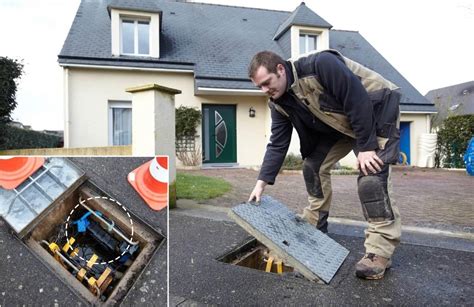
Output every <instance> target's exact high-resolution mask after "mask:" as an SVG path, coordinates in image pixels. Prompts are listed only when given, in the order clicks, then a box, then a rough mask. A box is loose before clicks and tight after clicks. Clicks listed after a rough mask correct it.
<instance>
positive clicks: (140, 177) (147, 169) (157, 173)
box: [128, 156, 169, 211]
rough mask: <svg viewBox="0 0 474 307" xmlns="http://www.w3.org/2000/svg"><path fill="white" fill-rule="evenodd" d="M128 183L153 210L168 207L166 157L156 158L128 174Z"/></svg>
mask: <svg viewBox="0 0 474 307" xmlns="http://www.w3.org/2000/svg"><path fill="white" fill-rule="evenodd" d="M128 182H129V183H130V184H131V185H132V186H133V188H134V189H135V190H136V191H137V192H138V194H140V196H141V197H142V198H143V200H144V201H145V202H146V203H147V204H148V206H150V208H152V209H153V210H157V211H158V210H161V209H163V208H165V207H167V206H168V200H169V190H168V184H169V170H168V156H157V157H155V158H154V159H153V160H151V161H148V162H146V163H145V164H143V165H141V166H139V167H138V168H137V169H135V170H134V171H132V172H131V173H129V174H128Z"/></svg>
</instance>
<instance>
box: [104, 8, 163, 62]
mask: <svg viewBox="0 0 474 307" xmlns="http://www.w3.org/2000/svg"><path fill="white" fill-rule="evenodd" d="M110 17H111V33H112V55H113V56H121V55H128V56H147V57H153V58H159V57H160V18H161V15H160V12H158V11H152V12H145V11H132V10H123V9H117V8H111V12H110Z"/></svg>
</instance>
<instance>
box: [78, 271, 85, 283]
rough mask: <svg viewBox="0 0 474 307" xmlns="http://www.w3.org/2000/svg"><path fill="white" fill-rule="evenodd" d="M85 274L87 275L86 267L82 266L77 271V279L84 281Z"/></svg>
mask: <svg viewBox="0 0 474 307" xmlns="http://www.w3.org/2000/svg"><path fill="white" fill-rule="evenodd" d="M84 276H86V269H84V268H82V269H80V270H79V272H77V279H78V280H79V281H82V280H83V279H84Z"/></svg>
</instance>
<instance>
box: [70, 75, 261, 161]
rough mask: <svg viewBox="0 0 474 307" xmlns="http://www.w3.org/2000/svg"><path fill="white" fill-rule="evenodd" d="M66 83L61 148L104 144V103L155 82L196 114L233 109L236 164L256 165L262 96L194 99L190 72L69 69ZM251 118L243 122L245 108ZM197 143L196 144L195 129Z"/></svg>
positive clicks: (106, 136) (106, 126) (246, 116)
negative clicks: (215, 107) (209, 107)
mask: <svg viewBox="0 0 474 307" xmlns="http://www.w3.org/2000/svg"><path fill="white" fill-rule="evenodd" d="M65 73H66V74H67V79H66V80H68V81H67V82H66V84H65V91H66V90H67V89H68V92H67V93H66V95H67V99H65V101H69V106H68V107H67V108H66V110H67V113H68V114H67V116H66V119H65V120H66V123H65V125H66V126H67V128H66V129H65V131H67V133H66V134H65V144H66V147H95V146H107V145H108V144H109V133H108V129H109V124H108V118H109V116H108V112H109V111H108V102H109V101H124V100H125V101H132V95H131V94H130V93H127V92H125V89H126V88H130V87H134V86H140V85H144V84H149V83H156V84H159V85H163V86H166V87H171V88H175V89H178V90H181V91H182V94H179V95H176V96H175V102H176V107H178V106H180V105H185V106H190V107H197V108H198V109H201V105H202V104H203V103H204V104H206V103H209V104H234V105H236V106H237V107H236V117H237V118H236V122H237V162H238V163H239V164H240V165H242V166H256V165H259V164H261V162H262V159H263V154H264V152H265V145H266V143H267V140H268V138H269V131H270V117H269V112H268V111H267V109H268V107H267V104H266V99H265V98H264V97H262V96H258V97H255V96H224V95H219V96H217V95H216V96H214V95H203V96H195V95H194V79H193V74H192V73H170V72H157V71H123V70H105V69H88V68H87V69H86V68H70V69H68V70H67V72H65ZM250 107H253V108H254V109H255V111H256V112H255V114H256V116H255V117H253V118H250V117H249V108H250ZM198 135H199V138H198V140H197V142H198V144H201V127H198Z"/></svg>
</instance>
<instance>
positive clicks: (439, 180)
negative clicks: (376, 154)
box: [182, 166, 474, 234]
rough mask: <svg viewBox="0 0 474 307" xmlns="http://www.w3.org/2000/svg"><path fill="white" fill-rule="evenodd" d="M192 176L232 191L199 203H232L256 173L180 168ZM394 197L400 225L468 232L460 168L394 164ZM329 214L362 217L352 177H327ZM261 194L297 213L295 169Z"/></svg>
mask: <svg viewBox="0 0 474 307" xmlns="http://www.w3.org/2000/svg"><path fill="white" fill-rule="evenodd" d="M182 172H186V173H190V174H195V175H203V176H210V177H218V178H222V179H224V180H226V181H228V182H229V183H231V184H232V187H233V189H232V191H230V192H229V193H227V194H226V195H223V196H221V197H218V198H215V199H212V200H208V201H205V202H203V203H206V204H208V205H214V206H219V207H232V206H234V205H236V204H239V203H241V202H244V201H246V200H247V199H248V195H249V194H250V192H251V191H252V189H253V186H254V184H255V181H256V178H257V176H258V172H257V171H254V170H249V169H204V170H193V171H182ZM392 183H393V190H394V193H395V200H396V203H397V205H398V207H399V208H400V213H401V216H402V223H403V225H405V226H417V227H429V228H436V229H440V230H449V231H455V232H467V233H471V234H473V233H474V177H473V176H468V175H466V172H463V171H450V170H441V169H425V168H415V167H399V166H397V167H394V168H393V173H392ZM332 186H333V191H334V193H333V204H332V207H331V213H330V216H331V217H333V218H341V219H350V220H356V221H364V217H363V215H362V209H361V205H360V202H359V197H358V194H357V176H356V175H334V176H332ZM265 193H267V194H268V195H271V196H273V197H274V198H276V199H278V200H279V201H281V202H282V203H284V204H286V205H288V207H289V208H291V209H292V210H294V211H301V210H303V208H304V207H305V206H306V205H307V196H306V195H307V194H306V189H305V185H304V181H303V177H302V175H301V173H297V172H290V173H282V174H280V175H279V176H278V177H277V180H276V183H275V185H273V186H267V188H266V190H265Z"/></svg>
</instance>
